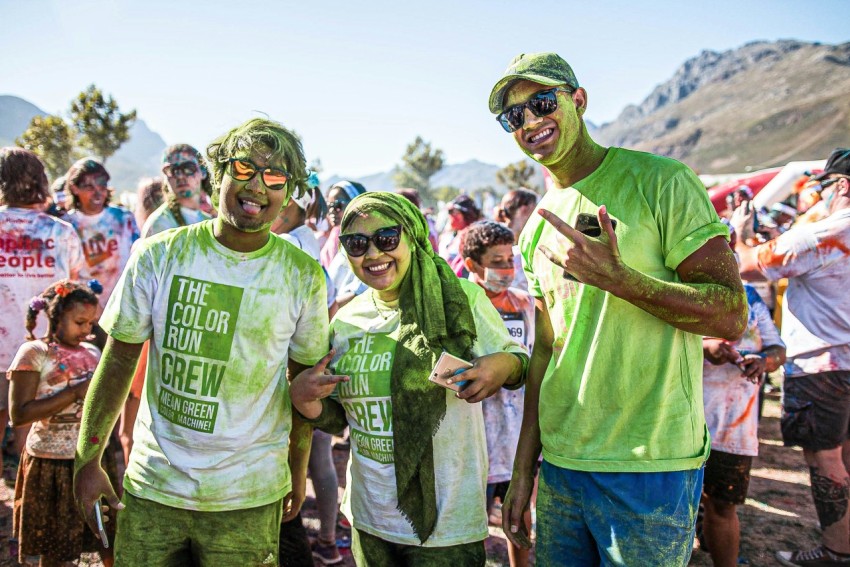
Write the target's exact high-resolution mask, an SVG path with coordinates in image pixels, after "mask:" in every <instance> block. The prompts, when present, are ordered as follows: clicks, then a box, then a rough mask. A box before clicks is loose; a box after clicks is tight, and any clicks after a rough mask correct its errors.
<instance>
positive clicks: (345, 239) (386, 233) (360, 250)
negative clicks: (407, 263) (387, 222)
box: [339, 225, 401, 258]
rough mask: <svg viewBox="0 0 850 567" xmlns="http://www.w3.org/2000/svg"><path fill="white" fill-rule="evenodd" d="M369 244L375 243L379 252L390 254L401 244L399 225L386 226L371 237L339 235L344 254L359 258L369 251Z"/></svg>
mask: <svg viewBox="0 0 850 567" xmlns="http://www.w3.org/2000/svg"><path fill="white" fill-rule="evenodd" d="M369 242H374V243H375V248H377V249H378V250H380V251H381V252H392V251H393V250H395V249H396V248H398V245H399V242H401V225H398V226H388V227H386V228H381V229H378V230H376V231H375V234H373V235H372V236H367V235H365V234H341V235H340V236H339V243H340V244H342V247H343V248H345V252H346V254H348V255H349V256H350V257H352V258H359V257H360V256H363V255H364V254H366V251H367V250H369Z"/></svg>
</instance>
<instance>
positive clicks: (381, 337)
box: [331, 280, 525, 547]
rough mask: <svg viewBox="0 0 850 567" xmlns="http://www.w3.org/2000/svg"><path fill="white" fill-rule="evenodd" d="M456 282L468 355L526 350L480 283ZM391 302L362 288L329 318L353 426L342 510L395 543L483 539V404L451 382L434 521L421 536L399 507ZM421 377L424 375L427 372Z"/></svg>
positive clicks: (438, 447) (437, 439) (438, 438)
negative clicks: (468, 317) (462, 299)
mask: <svg viewBox="0 0 850 567" xmlns="http://www.w3.org/2000/svg"><path fill="white" fill-rule="evenodd" d="M460 284H461V286H462V287H463V290H464V292H466V295H467V300H468V301H469V305H470V307H471V308H472V314H473V317H474V318H475V329H476V332H477V335H478V338H477V340H476V341H475V343H474V344H473V345H472V354H473V356H475V357H480V356H483V355H485V354H491V353H494V352H514V353H518V354H523V353H525V350H524V349H523V347H522V346H520V345H519V343H517V342H515V341H514V339H512V338H511V336H510V335H509V334H508V330H507V329H506V328H505V325H504V323H502V319H501V317H500V316H499V313H498V312H497V311H496V309H495V308H494V307H493V305H492V304H491V303H490V301H489V300H488V299H487V296H486V295H485V294H484V290H483V289H482V288H481V287H480V286H478V285H476V284H474V283H472V282H470V281H468V280H460ZM397 307H398V302H396V303H395V305H390V304H387V303H383V302H381V301H380V300H379V299H377V298H375V297H374V296H373V291H372V290H367V291H366V292H365V293H363V294H361V295H358V296H357V297H356V298H354V299H353V300H352V301H351V303H349V304H347V305H346V306H345V307H343V308H342V309H340V310H339V312H338V313H337V314H336V316H335V317H334V320H333V321H332V322H331V342H332V344H333V347H334V349H335V350H336V354H335V356H334V360H333V361H332V362H331V367H332V368H333V370H334V372H336V373H345V374H347V375H349V376H350V378H351V381H350V382H342V383H340V384H338V385H337V387H336V390H335V392H334V397H335V399H336V400H337V401H338V402H339V403H340V404H341V405H342V407H343V408H344V409H345V414H346V415H345V416H346V419H347V420H348V425H349V427H350V429H351V459H350V460H349V463H348V474H347V481H346V490H345V495H344V496H343V500H342V506H341V509H342V512H343V513H344V514H345V515H346V516H347V517H348V519H349V520H350V521H351V525H353V526H354V527H355V528H356V529H358V530H360V531H364V532H366V533H369V534H372V535H374V536H377V537H380V538H381V539H384V540H387V541H391V542H393V543H399V544H403V545H416V546H418V545H423V546H425V547H446V546H450V545H460V544H464V543H471V542H474V541H481V540H482V539H484V538H486V537H487V515H486V512H485V510H486V504H485V502H486V485H487V441H486V439H485V435H484V420H483V417H482V410H481V404H470V403H468V402H466V401H464V400H461V399H459V398H458V397H457V396H455V392H454V391H452V390H446V416H445V418H444V419H443V421H442V422H441V423H440V427H439V428H438V429H437V431H436V433H434V473H435V478H436V481H437V482H436V486H435V488H436V493H437V494H436V496H437V524H436V526H434V532H433V533H432V534H431V536H430V537H429V538H428V539H427V540H426V541H425V543H424V544H422V543H421V542H420V540H419V538H418V537H417V536H416V534H415V533H414V531H413V528H412V527H411V524H410V523H409V522H408V521H407V520H406V519H405V518H404V516H402V514H401V512H399V510H398V493H397V491H396V478H395V464H394V457H393V427H392V426H393V422H392V415H393V409H392V392H391V391H390V377H391V373H392V367H393V358H394V357H395V350H396V344H397V341H398V332H399V323H400V321H401V318H400V317H399V312H398V309H397ZM422 380H425V381H427V380H428V376H427V374H426V375H424V376H422ZM440 387H441V386H437V385H434V388H440Z"/></svg>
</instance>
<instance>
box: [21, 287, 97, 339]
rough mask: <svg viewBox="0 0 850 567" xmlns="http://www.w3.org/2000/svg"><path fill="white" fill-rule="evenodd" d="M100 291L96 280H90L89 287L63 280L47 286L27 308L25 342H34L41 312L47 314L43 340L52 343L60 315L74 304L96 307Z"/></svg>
mask: <svg viewBox="0 0 850 567" xmlns="http://www.w3.org/2000/svg"><path fill="white" fill-rule="evenodd" d="M95 290H99V291H95ZM100 291H103V287H101V285H100V283H98V281H97V280H92V281H91V282H89V285H85V284H81V283H80V282H75V281H71V280H68V279H65V280H59V281H58V282H56V283H54V284H51V285H49V286H48V287H47V289H45V290H44V291H43V292H41V294H39V295H37V296H35V297H33V298H32V299H31V300H30V304H29V305H28V306H27V317H26V323H25V327H26V330H27V340H29V341H34V340H35V335H33V331H34V330H35V325H36V319H37V318H38V314H39V313H40V312H41V311H45V312H46V313H47V336H46V337H45V338H47V339H48V340H51V341H52V340H54V338H53V335H54V333H56V328H57V327H58V326H59V321H60V320H61V319H62V315H63V314H64V313H65V312H66V311H68V310H69V309H70V308H71V307H72V306H73V305H74V304H75V303H82V304H84V305H97V293H100Z"/></svg>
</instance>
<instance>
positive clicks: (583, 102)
mask: <svg viewBox="0 0 850 567" xmlns="http://www.w3.org/2000/svg"><path fill="white" fill-rule="evenodd" d="M573 101H574V102H575V103H576V110H578V113H579V115H582V114H584V111H585V110H587V91H586V90H584V87H579V88H577V89H576V91H575V92H574V93H573Z"/></svg>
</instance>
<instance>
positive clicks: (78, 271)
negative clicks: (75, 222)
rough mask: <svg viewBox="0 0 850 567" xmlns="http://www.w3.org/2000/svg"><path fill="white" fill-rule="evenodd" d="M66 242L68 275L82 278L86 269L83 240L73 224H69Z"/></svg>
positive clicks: (74, 278) (70, 277)
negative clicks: (69, 228)
mask: <svg viewBox="0 0 850 567" xmlns="http://www.w3.org/2000/svg"><path fill="white" fill-rule="evenodd" d="M69 226H70V225H69ZM66 242H67V243H68V274H69V276H68V277H69V279H72V280H79V279H82V278H83V277H84V274H85V271H86V261H85V257H84V256H83V242H82V240H80V236H79V235H78V234H77V231H76V229H74V227H73V226H71V230H70V231H69V233H68V238H67V239H66Z"/></svg>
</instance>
